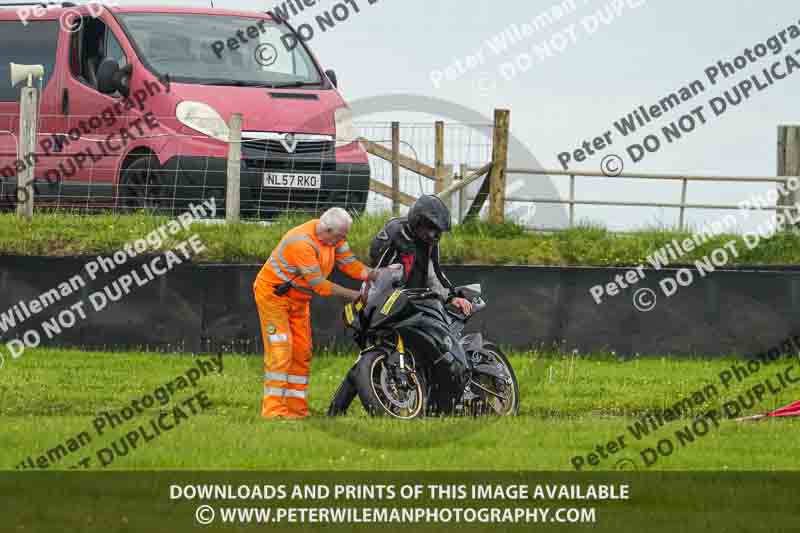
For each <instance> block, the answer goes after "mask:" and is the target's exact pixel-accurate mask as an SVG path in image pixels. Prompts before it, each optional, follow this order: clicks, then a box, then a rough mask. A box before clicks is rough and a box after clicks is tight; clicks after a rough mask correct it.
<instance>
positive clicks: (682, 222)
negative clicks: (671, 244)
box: [678, 178, 689, 231]
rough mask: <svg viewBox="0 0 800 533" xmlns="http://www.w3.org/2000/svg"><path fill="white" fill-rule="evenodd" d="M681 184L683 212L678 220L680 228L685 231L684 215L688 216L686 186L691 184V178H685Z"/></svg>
mask: <svg viewBox="0 0 800 533" xmlns="http://www.w3.org/2000/svg"><path fill="white" fill-rule="evenodd" d="M682 182H683V183H682V184H681V214H680V219H679V220H678V229H679V230H681V231H683V228H684V217H685V216H686V187H687V186H688V185H689V180H687V179H686V178H683V180H682Z"/></svg>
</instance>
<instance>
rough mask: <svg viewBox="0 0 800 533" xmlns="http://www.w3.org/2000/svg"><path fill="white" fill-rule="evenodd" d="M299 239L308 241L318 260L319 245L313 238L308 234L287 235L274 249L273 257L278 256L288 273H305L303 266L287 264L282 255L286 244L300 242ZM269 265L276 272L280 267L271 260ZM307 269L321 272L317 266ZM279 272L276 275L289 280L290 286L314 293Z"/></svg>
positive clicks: (307, 292) (306, 292)
mask: <svg viewBox="0 0 800 533" xmlns="http://www.w3.org/2000/svg"><path fill="white" fill-rule="evenodd" d="M300 241H306V242H307V243H309V244H310V245H311V248H313V249H314V253H316V254H317V260H319V247H318V246H317V244H316V243H315V242H314V241H313V240H311V238H310V237H309V236H308V235H297V236H293V237H288V238H287V239H284V240H283V241H282V242H281V243H280V245H278V249H277V250H275V257H277V258H278V261H279V262H280V263H281V266H283V268H284V269H285V270H286V271H287V272H289V273H290V274H296V273H298V271H299V272H300V273H301V274H306V272H303V270H305V269H304V268H297V267H293V266H291V265H289V262H288V261H287V260H286V258H285V257H284V256H283V251H284V250H285V249H286V247H287V246H289V245H290V244H292V243H295V242H300ZM270 260H271V261H272V258H270ZM270 265H271V266H272V268H273V270H275V271H276V273H278V270H279V268H280V267H278V264H277V263H276V262H275V261H272V262H271V263H270ZM308 269H311V270H312V271H313V269H316V272H321V270H320V268H319V266H316V267H308ZM281 274H283V273H282V272H281V273H280V274H278V277H279V278H280V279H281V280H283V281H291V284H292V287H294V288H295V289H296V290H298V291H300V292H303V293H305V294H311V295H313V294H314V291H312V290H311V289H307V288H305V287H301V286H300V285H298V284H297V283H295V282H294V281H292V280H290V279H289V278H288V277H287V276H286V275H285V274H284V275H283V276H281ZM312 286H313V285H312Z"/></svg>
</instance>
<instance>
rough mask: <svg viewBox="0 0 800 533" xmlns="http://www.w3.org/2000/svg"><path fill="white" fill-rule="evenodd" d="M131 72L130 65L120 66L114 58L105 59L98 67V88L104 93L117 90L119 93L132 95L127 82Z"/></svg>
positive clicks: (111, 92)
mask: <svg viewBox="0 0 800 533" xmlns="http://www.w3.org/2000/svg"><path fill="white" fill-rule="evenodd" d="M130 73H131V68H130V65H126V66H125V67H124V68H119V65H118V64H117V62H116V61H114V60H113V59H110V58H106V59H104V60H103V61H102V62H101V63H100V66H99V67H97V90H98V91H100V92H101V93H103V94H113V93H114V92H115V91H119V94H121V95H122V96H125V97H127V96H128V95H130V90H129V89H128V83H127V81H128V80H127V77H128V76H130Z"/></svg>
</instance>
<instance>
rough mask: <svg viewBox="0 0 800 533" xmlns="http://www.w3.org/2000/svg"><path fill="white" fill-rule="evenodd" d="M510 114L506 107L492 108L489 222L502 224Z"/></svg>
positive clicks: (504, 209) (504, 204) (504, 208)
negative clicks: (492, 131) (492, 128)
mask: <svg viewBox="0 0 800 533" xmlns="http://www.w3.org/2000/svg"><path fill="white" fill-rule="evenodd" d="M510 114H511V113H510V112H509V111H508V110H507V109H495V110H494V138H493V142H492V171H491V173H490V174H489V223H491V224H502V223H503V221H504V220H505V211H506V169H507V168H508V132H509V126H510Z"/></svg>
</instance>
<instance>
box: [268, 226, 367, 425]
mask: <svg viewBox="0 0 800 533" xmlns="http://www.w3.org/2000/svg"><path fill="white" fill-rule="evenodd" d="M318 223H319V220H318V219H315V220H311V221H309V222H306V223H305V224H302V225H300V226H297V227H296V228H293V229H291V230H289V231H288V232H287V233H286V235H284V237H283V239H282V240H281V242H280V244H278V247H277V248H275V250H273V251H272V254H271V255H270V257H269V259H268V260H267V262H266V263H265V264H264V266H263V267H262V268H261V271H260V272H259V273H258V276H257V277H256V281H255V283H254V284H253V292H254V295H255V300H256V306H257V307H258V316H259V319H260V322H261V335H262V336H263V339H264V372H265V373H264V399H263V401H262V404H261V416H263V417H268V418H271V417H287V418H301V417H305V416H308V397H307V396H308V382H309V373H310V364H311V314H310V303H311V297H312V296H313V295H314V294H315V293H316V294H318V295H320V296H330V295H331V286H332V283H331V282H330V281H328V280H327V279H326V278H327V277H328V276H329V275H330V273H331V272H332V271H333V268H334V267H337V268H338V269H339V270H341V271H342V272H344V273H345V274H347V275H348V276H349V277H351V278H353V279H358V280H365V279H366V278H367V274H368V269H367V267H366V266H364V264H363V263H361V262H360V261H358V260H357V259H356V257H355V256H354V255H353V253H352V252H351V251H350V247H349V246H348V244H347V242H346V241H345V240H341V241H339V242H338V243H337V244H336V245H335V246H327V245H325V244H324V243H322V242H321V241H320V240H319V239H318V238H317V235H316V228H317V224H318ZM286 281H291V284H292V288H291V289H289V292H288V293H286V294H285V295H283V296H276V295H275V294H273V291H274V289H275V287H276V286H278V285H280V284H282V283H284V282H286Z"/></svg>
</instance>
